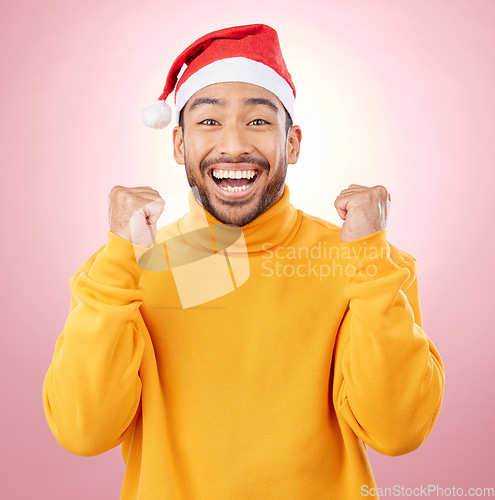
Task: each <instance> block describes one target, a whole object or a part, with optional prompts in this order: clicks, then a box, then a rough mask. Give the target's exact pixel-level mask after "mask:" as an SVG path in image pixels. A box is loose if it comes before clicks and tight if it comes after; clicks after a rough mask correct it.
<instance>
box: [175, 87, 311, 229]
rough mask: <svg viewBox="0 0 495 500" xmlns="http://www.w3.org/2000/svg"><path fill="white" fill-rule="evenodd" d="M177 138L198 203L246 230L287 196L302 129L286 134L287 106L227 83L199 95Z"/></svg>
mask: <svg viewBox="0 0 495 500" xmlns="http://www.w3.org/2000/svg"><path fill="white" fill-rule="evenodd" d="M173 136H174V158H175V160H176V161H177V163H179V164H181V165H185V168H186V175H187V180H188V182H189V185H190V186H191V187H192V188H193V192H194V195H195V196H196V199H197V200H198V202H199V203H200V204H201V205H202V206H203V207H204V208H205V209H206V210H207V211H208V212H210V213H211V214H212V215H213V216H214V217H215V218H216V219H218V220H219V221H221V222H223V223H225V224H232V225H236V226H244V225H246V224H248V223H249V222H251V221H252V220H254V219H256V217H258V216H259V215H261V214H262V213H263V212H264V211H265V210H266V209H267V208H269V207H270V206H272V205H273V204H274V203H276V202H277V201H278V200H279V199H280V198H281V197H282V194H283V191H284V183H285V176H286V172H287V165H288V164H290V163H296V162H297V159H298V157H299V146H300V142H301V129H300V127H299V126H297V125H295V126H292V127H291V129H290V130H289V133H288V135H287V134H286V132H285V110H284V107H283V105H282V103H281V102H280V100H279V99H278V98H277V97H276V96H275V95H274V94H272V93H271V92H270V91H268V90H266V89H264V88H262V87H258V86H257V85H252V84H249V83H240V82H227V83H216V84H213V85H209V86H208V87H205V88H203V89H201V90H199V91H198V92H196V94H194V95H193V96H192V97H191V98H190V99H189V101H188V102H187V104H186V106H185V107H184V130H182V128H181V127H175V128H174V131H173Z"/></svg>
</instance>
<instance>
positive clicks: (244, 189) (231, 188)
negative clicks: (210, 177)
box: [220, 186, 249, 192]
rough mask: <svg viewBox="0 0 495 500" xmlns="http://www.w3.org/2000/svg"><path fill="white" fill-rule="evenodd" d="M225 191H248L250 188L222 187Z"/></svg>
mask: <svg viewBox="0 0 495 500" xmlns="http://www.w3.org/2000/svg"><path fill="white" fill-rule="evenodd" d="M220 187H221V188H222V189H223V190H224V191H235V192H236V191H246V189H247V188H248V187H249V186H236V187H231V186H227V187H222V186H220Z"/></svg>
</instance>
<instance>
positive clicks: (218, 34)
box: [142, 24, 296, 128]
mask: <svg viewBox="0 0 495 500" xmlns="http://www.w3.org/2000/svg"><path fill="white" fill-rule="evenodd" d="M184 64H186V65H187V68H186V69H185V71H184V73H183V74H182V76H181V77H180V79H179V81H178V82H177V77H178V75H179V73H180V71H181V69H182V66H183V65H184ZM220 82H245V83H252V84H254V85H258V86H260V87H263V88H265V89H267V90H269V91H270V92H272V93H273V94H275V95H276V96H277V97H278V98H279V99H280V101H281V102H282V104H283V105H284V107H285V109H286V110H287V112H288V113H289V115H290V117H291V118H292V120H293V121H294V99H295V97H296V88H295V86H294V83H293V82H292V78H291V76H290V74H289V71H288V70H287V66H286V65H285V61H284V58H283V56H282V50H281V49H280V43H279V40H278V35H277V32H276V31H275V30H274V29H273V28H271V27H270V26H267V25H265V24H250V25H246V26H233V27H231V28H225V29H221V30H218V31H213V32H212V33H208V34H207V35H204V36H203V37H201V38H199V39H198V40H196V41H195V42H194V43H193V44H191V45H190V46H189V47H188V48H187V49H186V50H184V52H182V54H181V55H180V56H179V57H177V59H176V60H175V61H174V63H173V64H172V67H171V68H170V71H169V72H168V75H167V81H166V83H165V87H164V89H163V93H162V94H161V96H160V97H159V98H158V100H157V101H155V102H154V103H153V104H152V105H151V106H148V107H147V108H145V109H143V115H142V116H143V121H144V123H145V124H146V125H147V126H148V127H153V128H164V127H166V126H167V125H168V124H169V123H170V119H171V114H172V113H171V109H170V106H169V105H168V104H167V103H166V102H165V100H166V99H167V97H168V96H169V95H170V94H171V93H172V92H173V90H174V88H175V106H176V117H177V121H178V119H179V114H180V111H181V109H182V108H183V107H184V106H185V105H186V103H187V101H188V100H189V99H190V98H191V97H192V96H193V95H194V94H195V93H196V92H198V90H201V89H202V88H204V87H206V86H208V85H212V84H213V83H220Z"/></svg>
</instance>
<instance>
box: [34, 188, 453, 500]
mask: <svg viewBox="0 0 495 500" xmlns="http://www.w3.org/2000/svg"><path fill="white" fill-rule="evenodd" d="M189 204H190V212H189V213H188V214H186V215H185V216H184V217H183V218H182V219H180V221H178V222H176V223H174V224H171V225H169V226H166V227H165V228H163V229H161V230H160V231H159V232H158V234H157V238H156V241H162V242H164V243H161V244H159V245H157V246H156V247H155V249H157V248H161V249H162V253H161V255H162V256H163V258H164V266H165V268H168V269H169V270H162V271H157V270H149V269H148V270H146V266H145V265H142V261H139V264H141V267H140V265H138V263H137V260H136V256H135V252H134V247H133V245H132V244H131V243H130V242H128V241H126V240H124V239H122V238H120V237H119V236H117V235H115V234H114V233H112V232H111V231H108V240H107V242H106V244H105V245H104V246H102V247H101V248H99V249H98V250H97V251H96V252H95V253H94V254H93V255H92V256H91V257H90V258H89V259H88V260H87V261H86V262H84V263H83V264H82V265H81V266H80V267H79V268H78V269H77V271H76V272H75V274H74V276H73V277H72V278H71V279H70V280H69V285H70V291H71V297H72V300H71V306H70V314H69V316H68V318H67V321H66V323H65V327H64V331H63V333H62V334H61V335H60V337H59V338H58V341H57V343H56V346H55V352H54V355H53V359H52V363H51V365H50V367H49V369H48V371H47V374H46V377H45V381H44V385H43V402H44V409H45V414H46V418H47V421H48V424H49V426H50V428H51V431H52V432H53V434H54V436H55V437H56V439H57V440H58V442H59V443H60V444H61V445H62V446H63V447H64V448H66V449H67V450H69V451H70V452H72V453H76V454H78V455H85V456H90V455H97V454H100V453H103V452H105V451H107V450H110V449H111V448H114V447H115V446H117V445H119V444H121V445H122V448H121V449H122V456H123V459H124V462H125V464H126V472H125V477H124V483H123V487H122V495H121V499H123V500H131V499H132V500H134V499H141V500H255V499H256V500H329V499H336V500H354V499H362V498H363V496H362V494H361V493H362V491H365V489H366V490H367V491H369V489H370V488H373V487H376V484H375V481H374V478H373V474H372V471H371V468H370V464H369V461H368V458H367V453H366V445H369V446H371V447H372V448H373V449H375V450H377V451H378V452H380V453H383V454H386V455H401V454H404V453H408V452H411V451H413V450H415V449H416V448H418V447H419V446H420V445H421V443H422V442H423V441H424V440H425V439H426V437H427V436H428V434H429V433H430V431H431V429H432V427H433V424H434V422H435V420H436V418H437V416H438V412H439V410H440V405H441V401H442V396H443V386H444V368H443V364H442V361H441V359H440V356H439V354H438V352H437V350H436V349H435V347H434V345H433V344H432V343H431V341H430V340H429V339H428V337H427V336H426V335H425V333H424V332H423V330H422V320H421V312H420V304H419V298H418V282H417V277H416V270H417V262H416V260H415V259H414V258H413V257H412V256H411V255H409V254H408V253H406V252H404V251H401V250H399V249H397V248H395V247H394V246H393V245H391V244H390V243H388V242H387V240H386V231H385V230H382V231H378V232H376V233H373V234H371V235H369V236H366V237H363V238H360V239H358V240H354V241H351V242H347V243H341V242H340V239H339V230H340V228H339V227H338V226H336V225H334V224H331V223H329V222H326V221H324V220H321V219H318V218H316V217H312V216H309V215H307V214H305V213H303V212H301V211H300V210H296V209H295V208H294V207H293V206H292V205H291V204H290V201H289V190H288V188H287V186H286V187H285V192H284V195H283V197H282V198H281V200H279V202H277V203H276V204H275V205H273V206H272V207H271V208H269V209H268V210H267V211H266V212H265V213H264V214H262V215H261V216H260V217H258V218H257V219H256V220H254V221H253V222H251V223H250V224H248V225H247V226H244V227H243V237H244V241H245V244H246V247H247V250H248V257H249V259H248V261H247V262H248V274H249V276H248V278H247V280H245V282H244V283H242V281H243V280H244V279H245V278H246V276H244V277H242V276H241V275H242V273H241V274H239V273H238V272H237V271H236V269H237V268H238V267H239V266H238V264H240V263H241V261H242V260H243V259H244V262H246V255H245V254H242V252H238V253H236V252H235V251H234V252H232V253H231V254H229V255H228V259H227V260H226V259H225V257H224V255H223V254H222V252H221V249H220V250H218V249H216V252H217V254H222V255H220V256H219V257H221V260H222V261H225V260H226V261H227V262H228V263H229V264H230V267H227V270H228V271H229V272H230V277H231V278H233V281H232V283H235V282H236V278H237V281H239V283H240V284H238V285H237V287H236V288H234V290H233V291H231V292H227V293H224V294H223V295H222V294H221V293H220V292H221V290H224V289H222V286H224V285H222V284H220V285H218V286H217V285H216V284H212V285H211V286H213V287H215V286H216V287H217V288H216V289H215V290H217V292H215V293H217V295H219V296H218V297H217V298H213V299H212V300H209V301H207V302H203V303H199V304H197V305H193V306H186V307H185V308H184V307H183V304H182V303H181V297H182V299H184V297H185V295H184V294H182V296H179V292H178V289H179V285H180V286H184V279H185V278H184V276H187V272H186V274H185V275H180V273H179V274H175V275H174V273H173V272H171V271H170V269H171V268H174V262H172V261H173V259H172V257H171V255H170V250H172V251H173V249H172V248H171V249H169V250H167V252H163V249H164V248H165V249H167V246H168V244H167V242H170V241H172V239H173V238H174V237H175V244H177V242H178V241H181V242H182V244H183V245H184V247H183V248H182V249H181V251H183V252H184V255H186V254H187V249H186V247H189V249H193V253H194V252H196V251H204V252H205V254H204V255H203V257H205V255H206V257H205V258H204V259H200V260H202V262H200V260H198V258H197V257H196V261H195V260H194V259H189V261H187V258H186V261H187V262H189V264H190V267H191V268H192V269H194V273H193V274H192V275H191V274H190V275H189V276H190V277H189V283H188V286H189V288H190V289H193V288H194V287H193V286H192V284H193V283H195V280H196V279H197V283H198V287H197V288H202V289H204V288H205V287H208V286H209V285H207V284H206V282H205V280H203V279H202V276H203V272H202V271H201V269H203V270H204V272H205V273H208V272H209V271H208V270H209V269H211V266H216V265H217V264H213V260H211V263H209V261H208V255H209V256H210V257H211V256H212V251H209V250H208V244H207V243H205V241H206V240H208V241H210V247H211V246H212V245H211V238H209V237H208V238H205V233H204V231H203V232H201V231H198V230H197V229H198V227H199V226H201V223H202V222H201V221H204V220H205V215H204V212H203V210H202V208H201V207H200V206H199V205H198V204H197V202H196V201H195V200H194V197H193V196H192V193H190V195H189ZM207 219H208V224H209V226H206V227H207V228H208V227H209V229H210V230H211V234H214V232H213V229H215V224H216V223H218V221H216V220H215V219H214V218H213V217H212V216H211V215H209V214H207ZM218 227H220V226H216V228H217V229H218ZM224 227H225V226H224ZM212 228H213V229H212ZM181 238H182V240H181ZM172 246H173V245H171V247H172ZM176 246H177V245H176ZM187 255H188V254H187ZM179 260H180V259H179ZM186 261H184V262H182V265H181V263H179V264H177V263H176V264H175V266H176V267H177V268H181V269H182V271H187V268H188V265H189V264H188V263H187V262H186ZM194 262H196V264H197V266H199V267H194V265H195V264H194ZM201 266H203V267H201ZM225 266H226V265H225V264H224V267H225ZM220 267H221V266H220ZM220 267H219V269H220ZM155 269H156V268H155ZM236 272H237V274H236ZM220 274H221V273H220ZM191 276H192V277H191ZM174 277H175V281H174ZM239 277H240V278H239ZM178 279H179V280H182V284H178V283H177V280H178ZM186 284H187V283H186ZM234 286H235V285H234ZM219 290H220V291H219ZM225 290H226V289H225ZM225 290H224V291H225ZM186 299H187V297H186ZM186 299H184V300H186ZM375 498H376V497H375Z"/></svg>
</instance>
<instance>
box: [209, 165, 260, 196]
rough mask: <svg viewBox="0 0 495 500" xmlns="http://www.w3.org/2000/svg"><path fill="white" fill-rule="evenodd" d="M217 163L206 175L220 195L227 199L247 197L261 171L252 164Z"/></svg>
mask: <svg viewBox="0 0 495 500" xmlns="http://www.w3.org/2000/svg"><path fill="white" fill-rule="evenodd" d="M232 165H233V164H231V163H225V164H218V165H215V166H214V167H213V168H211V169H210V170H209V171H208V173H207V175H208V177H209V178H210V179H211V181H212V183H213V184H214V186H215V189H216V191H217V192H218V193H219V194H221V196H222V197H224V198H228V199H236V200H237V199H240V198H246V197H248V196H249V195H250V194H251V192H252V191H253V189H254V187H255V186H256V184H257V181H258V179H259V177H261V175H262V171H261V169H260V168H259V167H255V166H254V165H252V164H248V165H245V164H244V165H243V164H239V163H237V164H235V165H236V166H237V168H232Z"/></svg>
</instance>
